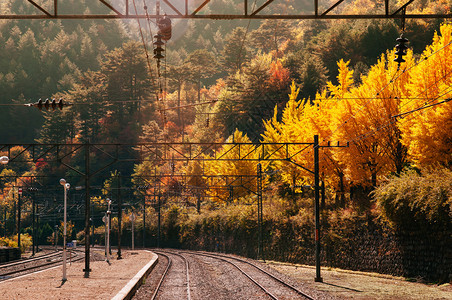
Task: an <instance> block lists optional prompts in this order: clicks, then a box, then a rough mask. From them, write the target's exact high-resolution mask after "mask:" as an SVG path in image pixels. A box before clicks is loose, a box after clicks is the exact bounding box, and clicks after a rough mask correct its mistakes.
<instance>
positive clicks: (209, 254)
mask: <svg viewBox="0 0 452 300" xmlns="http://www.w3.org/2000/svg"><path fill="white" fill-rule="evenodd" d="M182 252H184V253H187V254H193V255H199V256H205V257H211V258H216V259H219V260H221V261H225V262H227V263H230V264H231V265H233V266H235V267H236V268H237V269H238V270H240V271H241V272H242V273H243V274H244V275H245V276H247V277H248V278H249V279H250V280H251V281H253V282H254V283H255V284H256V285H257V286H259V287H260V288H261V289H262V290H264V292H265V293H267V294H268V295H269V296H270V297H271V298H272V299H275V300H277V299H278V298H277V297H276V296H274V295H272V294H270V293H269V292H267V291H266V289H265V288H264V287H263V286H261V285H260V284H259V283H258V282H256V281H255V280H254V279H252V278H251V277H250V276H249V275H248V274H246V272H244V271H243V270H242V269H241V268H240V267H238V266H237V265H236V264H234V263H233V262H231V261H228V260H227V259H232V260H236V261H239V262H241V263H245V264H248V265H250V266H252V267H254V268H256V269H257V270H259V271H261V272H262V273H264V274H265V275H267V276H269V277H270V278H272V279H274V280H276V281H277V282H279V283H281V284H282V285H284V286H286V287H288V288H290V289H291V290H293V291H294V292H296V293H297V294H299V295H301V296H303V297H305V298H307V299H310V300H314V298H312V297H311V296H309V295H307V294H305V293H304V292H302V291H300V290H299V289H297V288H296V287H294V286H292V285H290V284H288V283H287V282H285V281H283V280H281V279H279V278H278V277H276V276H274V275H273V274H271V273H269V272H267V271H265V270H264V269H262V268H260V267H259V266H257V265H255V264H253V263H251V262H249V261H246V260H243V259H240V258H236V257H231V256H227V255H221V254H217V253H205V252H190V251H182Z"/></svg>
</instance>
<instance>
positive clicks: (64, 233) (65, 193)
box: [60, 181, 67, 282]
mask: <svg viewBox="0 0 452 300" xmlns="http://www.w3.org/2000/svg"><path fill="white" fill-rule="evenodd" d="M60 182H61V181H60ZM65 184H66V182H65ZM63 187H64V229H63V282H65V281H66V280H67V277H66V238H67V237H66V235H67V232H66V221H67V219H66V204H67V200H66V199H67V186H66V185H64V186H63Z"/></svg>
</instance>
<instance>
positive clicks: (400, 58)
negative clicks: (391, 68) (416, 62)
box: [394, 35, 408, 67]
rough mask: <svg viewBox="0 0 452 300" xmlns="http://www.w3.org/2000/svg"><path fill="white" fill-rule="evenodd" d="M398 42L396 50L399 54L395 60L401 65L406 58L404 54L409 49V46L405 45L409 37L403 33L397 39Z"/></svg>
mask: <svg viewBox="0 0 452 300" xmlns="http://www.w3.org/2000/svg"><path fill="white" fill-rule="evenodd" d="M396 42H397V43H398V44H397V45H396V46H395V48H396V52H395V55H396V56H397V57H396V58H394V61H395V62H397V63H398V64H399V65H398V66H399V67H400V64H401V63H403V62H405V60H404V59H403V56H404V55H406V50H407V49H408V47H407V46H406V45H405V44H406V43H407V42H408V39H406V38H404V37H403V35H401V36H400V37H399V38H397V39H396Z"/></svg>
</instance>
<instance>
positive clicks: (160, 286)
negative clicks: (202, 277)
mask: <svg viewBox="0 0 452 300" xmlns="http://www.w3.org/2000/svg"><path fill="white" fill-rule="evenodd" d="M154 252H155V253H157V254H158V255H160V256H163V257H165V258H166V259H167V260H168V264H167V267H166V269H165V271H164V272H163V274H162V276H161V278H160V281H159V283H158V285H157V287H156V289H155V291H154V294H153V295H152V297H151V300H154V299H156V298H157V296H158V295H159V293H160V292H161V290H162V284H163V283H164V281H165V280H166V279H167V278H168V271H169V270H170V268H171V266H172V264H173V261H172V259H171V257H170V255H175V256H178V257H180V258H181V259H182V260H183V261H184V262H185V270H186V272H185V274H186V275H185V276H186V286H187V299H188V300H191V296H190V273H189V264H188V260H187V259H186V258H185V257H184V256H183V255H181V254H178V253H174V252H168V251H154ZM165 253H166V254H165ZM168 254H169V255H168Z"/></svg>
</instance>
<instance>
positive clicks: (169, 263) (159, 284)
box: [151, 251, 172, 300]
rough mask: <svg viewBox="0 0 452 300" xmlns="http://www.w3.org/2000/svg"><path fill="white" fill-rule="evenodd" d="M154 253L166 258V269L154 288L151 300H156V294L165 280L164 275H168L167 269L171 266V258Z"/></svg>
mask: <svg viewBox="0 0 452 300" xmlns="http://www.w3.org/2000/svg"><path fill="white" fill-rule="evenodd" d="M154 252H155V253H157V254H158V255H161V256H164V257H166V259H168V265H167V266H166V269H165V271H164V272H163V274H162V277H160V280H159V283H158V284H157V287H156V288H155V291H154V294H152V297H151V300H155V299H156V298H157V294H158V292H159V290H160V288H161V286H162V284H163V281H164V280H165V278H166V275H167V274H168V271H169V269H170V267H171V264H172V260H171V258H170V257H169V256H168V255H166V254H163V253H160V252H157V251H154Z"/></svg>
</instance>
